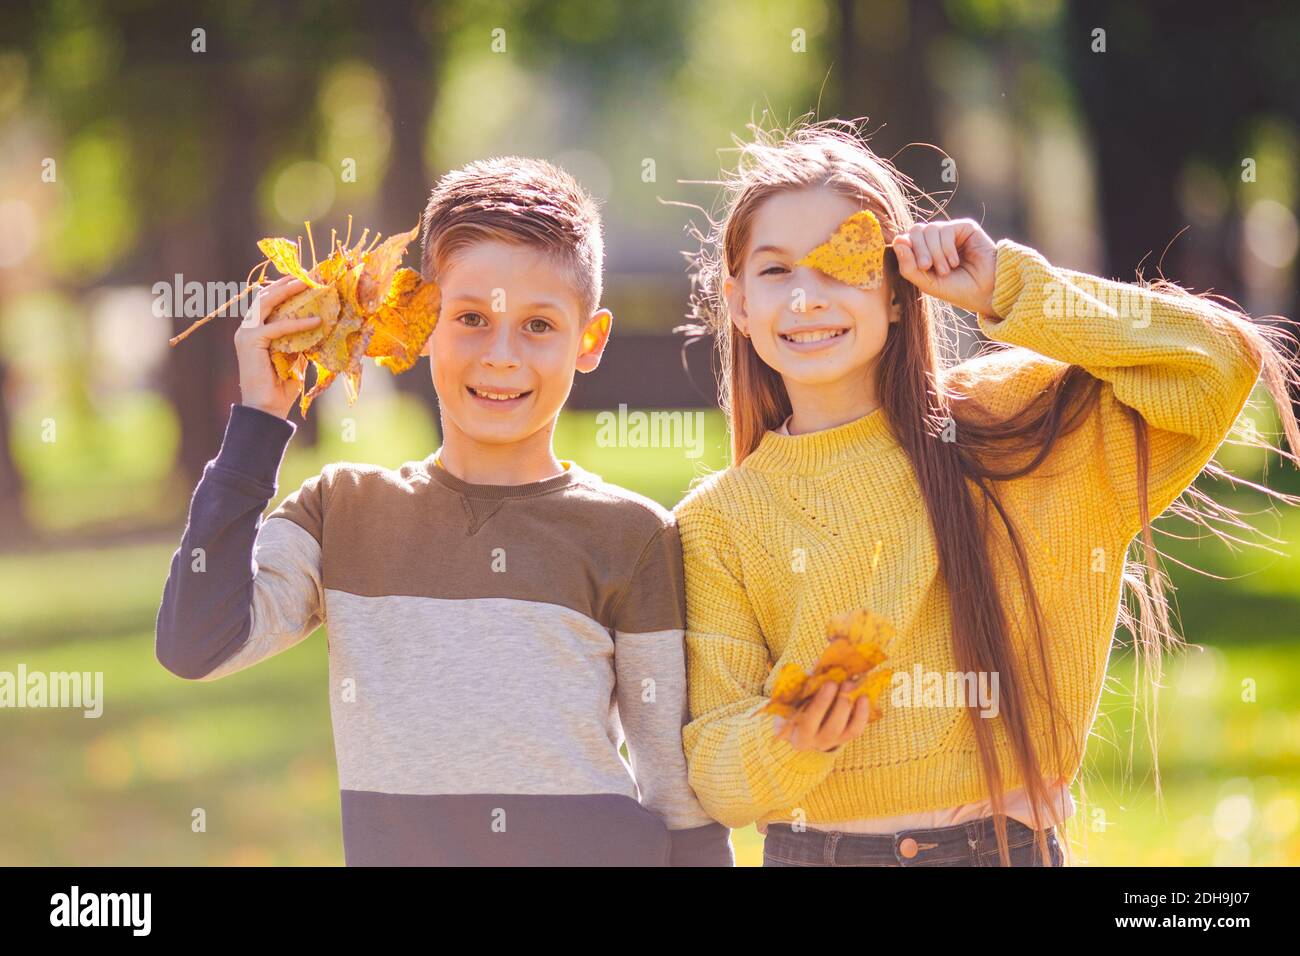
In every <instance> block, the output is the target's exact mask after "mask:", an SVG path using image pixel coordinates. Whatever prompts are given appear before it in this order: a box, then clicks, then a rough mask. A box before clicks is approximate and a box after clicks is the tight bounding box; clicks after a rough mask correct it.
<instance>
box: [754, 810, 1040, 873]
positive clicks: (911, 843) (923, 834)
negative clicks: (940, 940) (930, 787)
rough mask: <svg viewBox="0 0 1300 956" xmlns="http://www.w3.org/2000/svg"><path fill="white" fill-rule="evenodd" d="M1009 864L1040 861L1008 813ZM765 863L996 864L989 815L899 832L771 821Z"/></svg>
mask: <svg viewBox="0 0 1300 956" xmlns="http://www.w3.org/2000/svg"><path fill="white" fill-rule="evenodd" d="M1046 837H1047V849H1048V853H1049V854H1050V858H1051V865H1052V866H1062V865H1063V857H1062V854H1061V847H1060V844H1059V843H1058V842H1057V839H1056V832H1055V830H1054V829H1050V828H1049V829H1048V830H1047V832H1046ZM1007 849H1008V851H1009V853H1010V858H1011V865H1012V866H1043V865H1044V864H1043V859H1042V855H1041V851H1040V850H1039V848H1038V846H1037V844H1036V843H1035V841H1034V831H1033V830H1031V829H1030V828H1029V827H1027V826H1025V825H1024V824H1023V823H1021V822H1020V821H1018V820H1012V819H1011V818H1009V817H1008V818H1007ZM763 865H764V866H1000V865H1001V863H1000V861H999V860H998V838H997V833H996V831H995V830H994V829H993V818H992V817H984V818H983V819H980V820H972V821H971V822H970V823H959V824H957V825H956V826H951V827H937V828H935V829H932V830H902V831H900V832H898V833H881V834H875V833H837V832H826V831H824V830H813V829H806V830H804V831H802V832H796V831H795V830H793V829H792V828H791V827H790V825H789V824H787V823H772V824H769V825H768V828H767V839H766V840H764V841H763Z"/></svg>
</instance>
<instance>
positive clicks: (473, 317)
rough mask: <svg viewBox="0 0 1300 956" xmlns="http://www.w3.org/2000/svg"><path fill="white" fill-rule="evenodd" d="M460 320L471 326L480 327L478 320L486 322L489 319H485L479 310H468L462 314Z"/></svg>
mask: <svg viewBox="0 0 1300 956" xmlns="http://www.w3.org/2000/svg"><path fill="white" fill-rule="evenodd" d="M460 321H461V322H462V323H463V324H465V325H468V326H469V327H470V328H478V322H479V321H482V322H483V323H485V324H486V322H487V319H484V318H483V316H482V315H480V314H479V313H477V312H466V313H464V314H463V315H461V316H460Z"/></svg>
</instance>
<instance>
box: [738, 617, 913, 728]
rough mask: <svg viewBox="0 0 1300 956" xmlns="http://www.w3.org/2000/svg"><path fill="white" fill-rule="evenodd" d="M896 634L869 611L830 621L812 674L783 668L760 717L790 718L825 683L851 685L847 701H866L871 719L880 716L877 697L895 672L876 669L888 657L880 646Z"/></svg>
mask: <svg viewBox="0 0 1300 956" xmlns="http://www.w3.org/2000/svg"><path fill="white" fill-rule="evenodd" d="M893 635H894V628H893V625H891V624H890V623H889V622H888V621H886V620H885V619H884V618H882V617H880V615H878V614H874V613H872V612H871V611H852V612H850V613H848V614H841V615H839V616H837V617H835V618H832V619H831V621H830V623H829V624H828V625H827V637H828V641H827V644H826V647H825V648H823V649H822V653H821V656H820V657H819V658H818V659H817V663H815V664H814V665H813V668H812V671H811V672H809V671H805V670H804V669H803V668H802V667H800V666H799V665H798V664H795V663H793V662H791V663H788V664H786V665H784V666H783V667H782V668H781V670H780V672H779V673H778V674H777V676H776V680H775V681H774V682H773V684H772V696H771V699H770V700H769V701H768V703H767V704H766V705H764V706H763V707H762V708H760V709H759V711H758V712H759V713H761V714H776V715H778V716H780V717H789V716H790V715H791V714H793V713H794V712H795V711H796V710H798V709H799V708H800V707H801V706H802V705H803V704H804V703H806V702H807V701H808V700H809V699H810V698H811V697H812V696H813V695H814V694H816V693H817V691H818V690H819V689H820V688H821V686H822V685H823V684H826V683H828V682H832V681H833V682H834V683H837V684H845V685H851V687H850V689H849V690H848V691H847V693H848V696H849V699H850V700H856V699H857V698H859V697H861V696H864V695H865V696H866V697H867V698H868V700H869V702H870V703H869V708H870V715H871V716H870V719H871V720H873V721H874V720H876V719H878V718H879V717H880V716H881V713H880V711H879V709H878V708H877V706H876V705H877V702H878V701H879V698H880V695H881V694H882V693H883V692H884V690H885V689H886V688H887V687H888V686H889V684H890V681H891V679H892V678H893V671H891V670H890V669H889V668H887V667H881V666H880V665H881V664H882V663H883V662H884V661H885V660H886V658H887V655H886V654H885V650H884V647H883V644H884V643H886V642H888V641H889V639H891V638H892V637H893Z"/></svg>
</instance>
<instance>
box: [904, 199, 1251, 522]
mask: <svg viewBox="0 0 1300 956" xmlns="http://www.w3.org/2000/svg"><path fill="white" fill-rule="evenodd" d="M933 227H938V228H939V230H940V236H939V240H938V253H931V252H930V250H929V247H930V244H931V242H930V239H931V237H930V236H924V237H922V238H917V231H916V230H913V232H912V233H910V234H909V236H908V237H901V238H900V239H899V240H895V245H894V248H895V250H896V251H897V250H899V247H900V245H902V246H906V248H905V249H903V250H902V251H899V267H900V271H902V273H903V275H904V277H905V278H907V279H909V281H913V282H914V283H915V284H917V285H918V287H919V288H920V289H921V291H923V292H927V293H929V294H932V295H937V296H939V297H940V298H944V299H947V300H948V301H951V302H954V304H956V305H959V306H961V307H962V308H966V309H969V310H970V311H973V312H976V313H977V314H978V315H979V324H980V328H981V330H982V331H983V332H984V333H985V334H986V335H987V336H988V337H989V338H990V339H993V340H994V341H997V342H1002V343H1005V344H1008V345H1017V346H1023V347H1025V348H1027V349H1030V350H1032V351H1033V352H1036V353H1038V354H1040V355H1043V356H1046V357H1047V358H1049V359H1053V360H1056V361H1058V362H1063V363H1067V364H1071V365H1078V366H1080V367H1082V368H1083V369H1085V370H1086V371H1087V372H1088V373H1089V374H1090V375H1092V376H1093V377H1095V378H1097V379H1100V380H1101V381H1102V382H1104V383H1105V384H1106V385H1107V386H1108V387H1107V388H1105V389H1103V391H1102V394H1101V398H1100V402H1101V405H1100V414H1099V426H1100V429H1101V436H1102V438H1101V447H1100V448H1099V449H1098V454H1099V456H1101V457H1102V458H1104V463H1105V470H1106V473H1107V477H1108V478H1109V483H1110V485H1111V488H1110V492H1111V494H1112V496H1113V501H1114V504H1115V507H1116V509H1117V512H1116V513H1117V517H1118V518H1119V520H1120V521H1121V522H1122V524H1123V526H1124V530H1125V531H1126V532H1127V533H1136V532H1137V531H1138V530H1139V528H1140V527H1141V519H1140V516H1139V507H1138V492H1137V487H1138V459H1137V452H1136V446H1135V436H1134V429H1133V423H1132V420H1131V417H1130V415H1129V414H1128V412H1127V411H1126V407H1127V408H1129V409H1132V410H1134V411H1136V412H1137V413H1138V414H1139V415H1141V416H1142V418H1143V419H1144V420H1145V421H1146V424H1147V426H1148V445H1149V455H1150V465H1149V471H1148V479H1147V488H1148V500H1147V505H1148V508H1149V515H1150V517H1151V518H1155V516H1156V515H1158V514H1160V512H1162V511H1163V510H1164V509H1165V508H1167V507H1168V506H1169V505H1170V504H1172V503H1173V502H1174V500H1176V499H1177V498H1178V496H1179V495H1180V494H1182V492H1183V491H1184V490H1185V489H1186V488H1187V486H1188V485H1190V484H1191V482H1192V480H1193V479H1194V478H1195V477H1196V475H1197V474H1198V473H1199V472H1200V471H1201V469H1202V468H1203V467H1204V466H1205V465H1206V463H1207V462H1209V460H1210V459H1211V458H1212V457H1213V455H1214V452H1215V450H1216V449H1217V448H1218V447H1219V445H1220V444H1221V443H1222V442H1223V440H1224V438H1225V437H1227V435H1228V432H1229V431H1230V430H1231V428H1232V424H1233V422H1234V421H1235V420H1236V418H1237V415H1238V414H1239V413H1240V412H1241V410H1242V408H1243V407H1244V406H1245V403H1246V401H1247V399H1248V398H1249V397H1250V393H1251V390H1252V389H1253V387H1254V385H1255V382H1256V380H1257V379H1258V377H1259V373H1260V369H1261V364H1262V356H1261V355H1259V354H1258V353H1257V352H1256V351H1255V350H1254V349H1253V348H1252V347H1251V345H1250V342H1249V340H1248V339H1247V337H1246V336H1245V335H1244V334H1243V333H1242V332H1241V330H1240V329H1239V328H1238V327H1237V326H1236V324H1235V323H1234V320H1233V319H1232V318H1230V317H1229V316H1228V314H1227V312H1226V310H1224V309H1222V308H1219V307H1217V306H1215V305H1214V304H1213V303H1211V302H1208V301H1206V300H1205V299H1201V298H1198V297H1196V296H1193V295H1190V294H1187V293H1183V294H1177V293H1172V292H1162V291H1157V290H1153V289H1148V288H1144V287H1142V286H1139V285H1135V284H1131V283H1123V282H1115V281H1113V280H1108V279H1100V278H1097V277H1095V276H1090V275H1086V274H1084V273H1080V272H1073V271H1071V270H1068V269H1060V268H1056V267H1054V266H1052V265H1051V264H1050V263H1049V262H1048V261H1047V260H1046V259H1045V258H1043V256H1042V255H1040V254H1039V253H1038V252H1036V251H1035V250H1033V249H1030V248H1028V247H1027V246H1023V245H1020V244H1018V243H1015V242H1012V241H1010V240H1006V239H1004V240H1002V241H1001V242H999V243H998V244H997V245H996V247H993V246H992V243H991V242H990V241H989V240H988V237H987V236H986V235H984V233H983V231H982V230H980V229H979V227H978V226H976V225H975V224H974V223H971V222H970V221H969V220H960V221H958V222H953V223H942V224H929V225H927V226H925V227H923V228H924V230H926V231H928V230H931V229H932V228H933ZM945 239H947V240H950V241H945ZM981 240H982V241H981ZM967 244H969V245H970V247H971V254H970V255H968V254H967V252H966V249H965V248H964V247H965V246H966V245H967ZM985 244H987V245H985ZM950 247H951V248H954V249H955V250H956V253H957V256H956V258H957V260H958V263H959V264H958V266H957V267H955V268H954V267H952V266H951V262H952V261H953V258H952V257H951V255H949V256H948V257H946V259H941V255H943V253H944V252H945V251H946V250H947V249H948V248H950ZM914 250H916V252H914ZM917 253H922V254H924V261H921V260H922V258H923V257H922V255H918V254H917ZM918 264H919V267H920V268H919V269H918V268H917V266H918ZM927 267H928V268H927ZM941 270H946V272H945V274H943V275H938V274H937V273H939V272H940V271H941ZM909 272H911V273H912V275H909V274H908V273H909ZM913 276H916V278H913ZM945 286H946V287H947V288H945ZM1038 371H1040V372H1042V371H1044V367H1041V366H1040V368H1039V370H1038ZM1046 371H1047V372H1048V373H1050V369H1046ZM1028 377H1029V378H1031V379H1032V378H1035V377H1037V378H1039V379H1041V378H1042V377H1043V376H1041V375H1038V376H1035V375H1034V374H1032V372H1031V374H1030V375H1029V376H1028ZM1017 384H1018V383H1017V382H1016V381H1014V380H1011V381H1007V382H1005V383H1004V384H1003V385H1002V386H997V385H995V386H994V387H995V388H998V387H1002V388H1005V389H1007V390H1008V391H1014V390H1015V389H1016V387H1017ZM982 391H985V392H986V393H987V389H984V390H982ZM984 397H985V396H983V395H982V396H981V399H983V398H984ZM1031 397H1032V396H1031V395H1024V396H1015V395H1009V396H1007V398H1008V401H1010V402H1012V403H1013V404H1023V401H1027V400H1028V399H1029V398H1031ZM993 404H997V403H996V401H995V402H994V403H993Z"/></svg>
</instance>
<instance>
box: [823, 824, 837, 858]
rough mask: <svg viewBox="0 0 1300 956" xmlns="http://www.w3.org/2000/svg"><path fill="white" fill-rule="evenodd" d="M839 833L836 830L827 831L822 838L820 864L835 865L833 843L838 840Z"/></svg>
mask: <svg viewBox="0 0 1300 956" xmlns="http://www.w3.org/2000/svg"><path fill="white" fill-rule="evenodd" d="M839 838H840V835H839V832H838V831H836V830H832V831H831V832H830V833H827V834H826V836H825V838H824V839H823V840H822V864H823V865H825V866H834V865H835V844H836V843H837V842H838V841H839Z"/></svg>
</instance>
